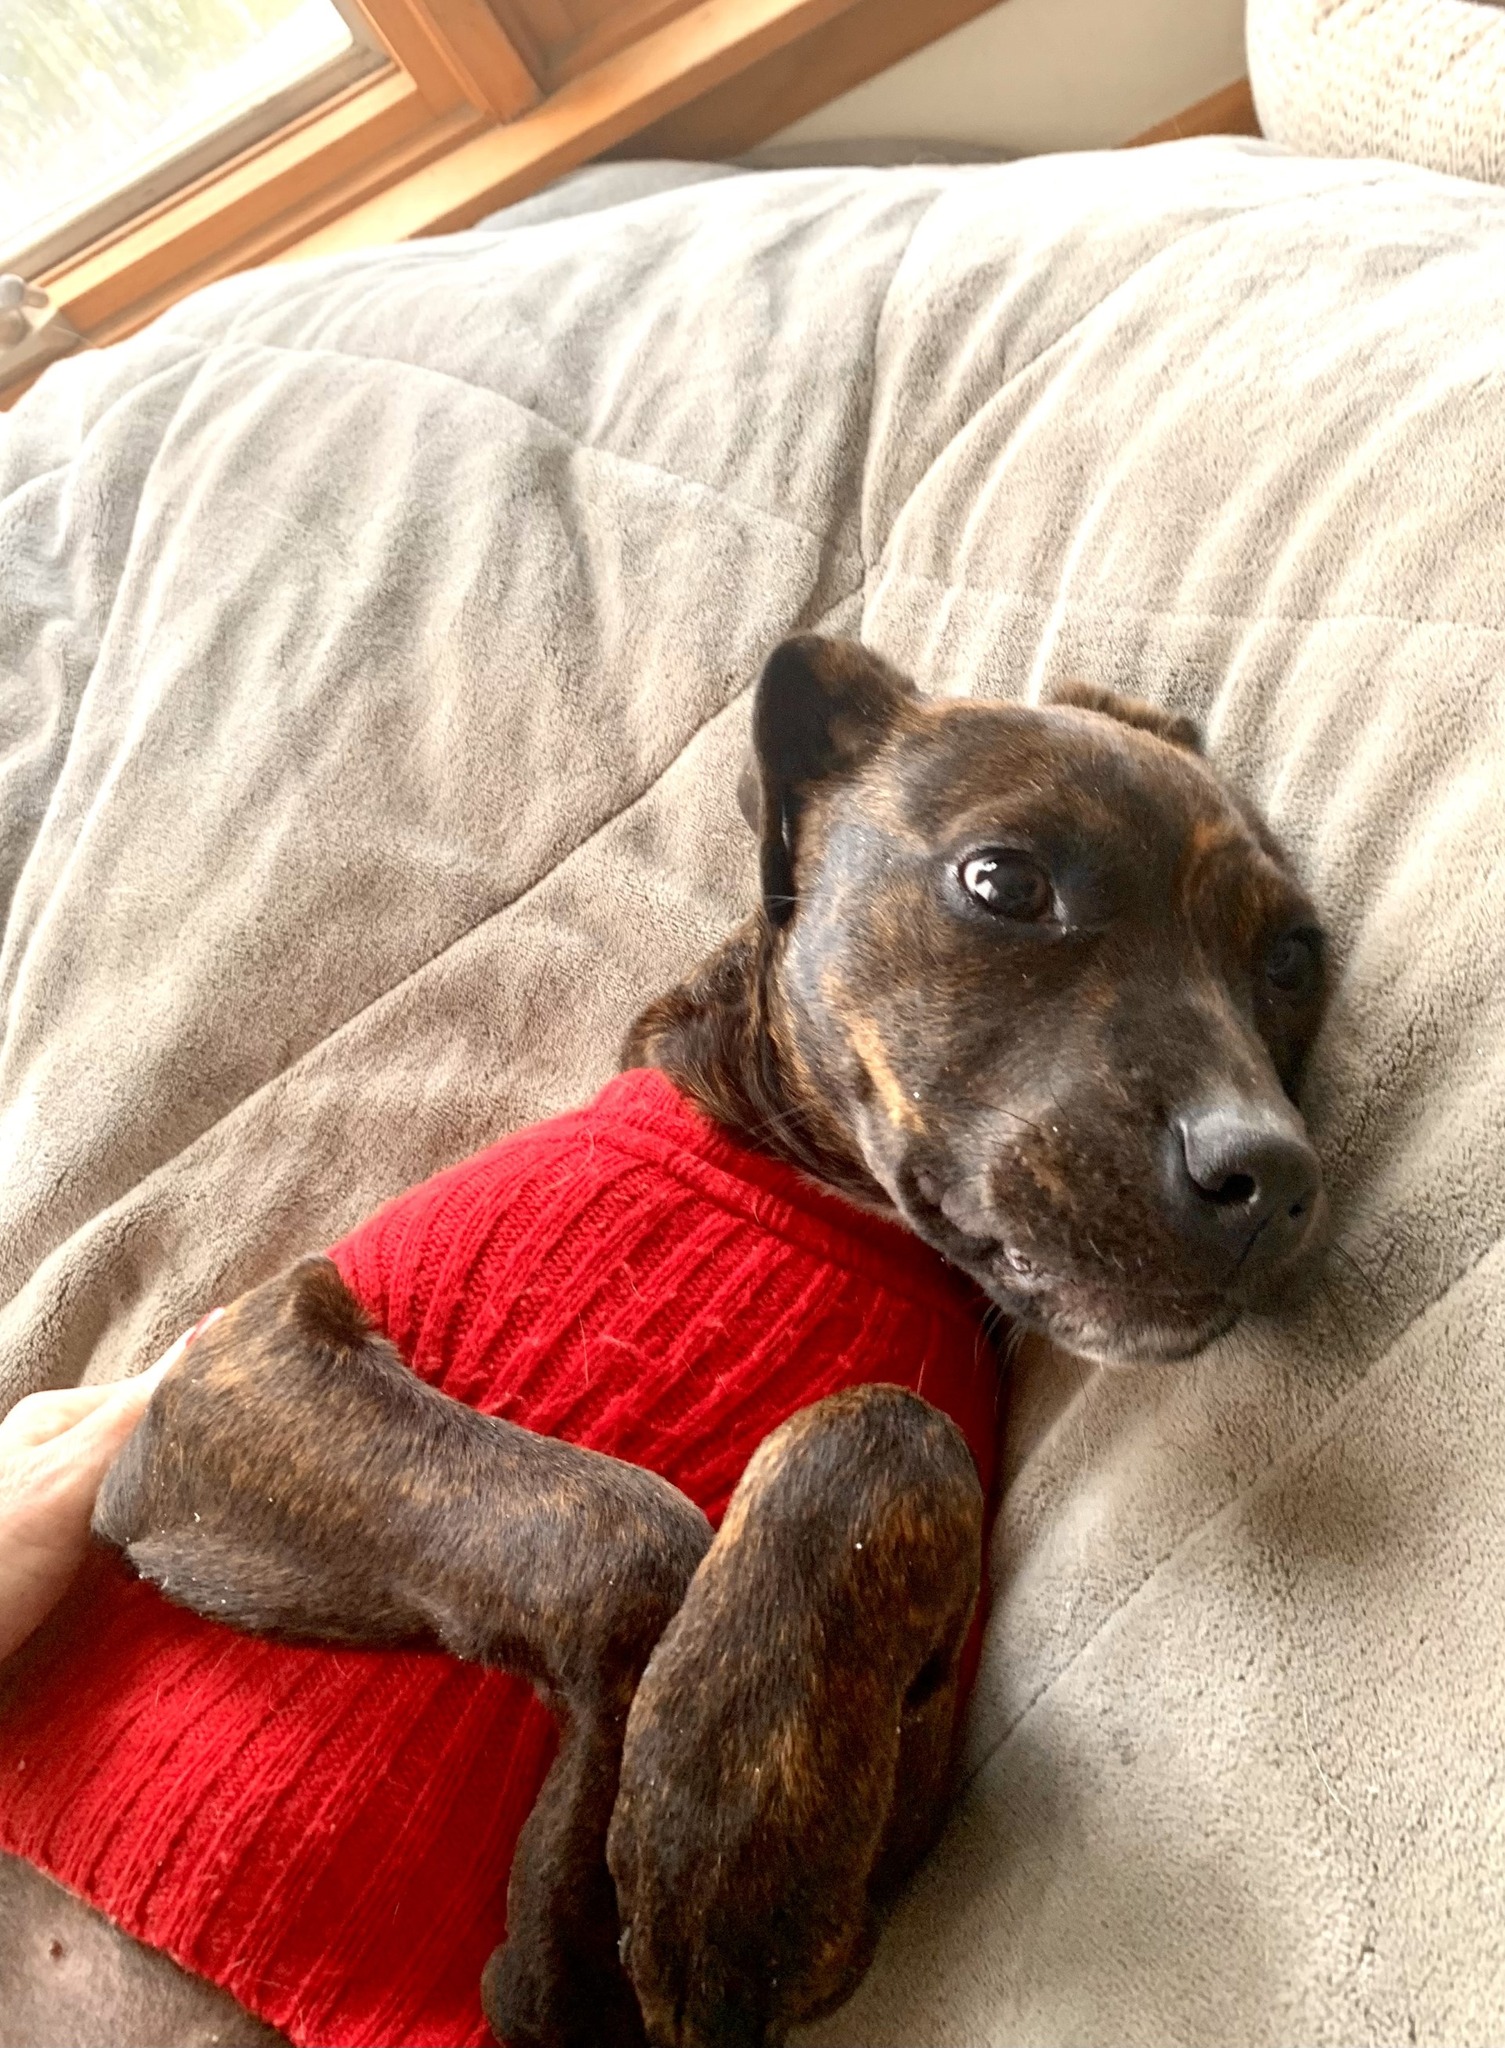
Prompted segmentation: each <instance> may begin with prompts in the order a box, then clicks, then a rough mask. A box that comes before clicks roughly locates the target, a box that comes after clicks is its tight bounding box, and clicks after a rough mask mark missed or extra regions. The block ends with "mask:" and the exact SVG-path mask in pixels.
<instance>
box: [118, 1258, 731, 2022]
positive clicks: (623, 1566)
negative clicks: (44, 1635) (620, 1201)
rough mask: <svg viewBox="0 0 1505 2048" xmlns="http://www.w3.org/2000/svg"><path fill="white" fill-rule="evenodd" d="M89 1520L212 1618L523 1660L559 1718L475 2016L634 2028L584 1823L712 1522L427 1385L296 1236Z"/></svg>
mask: <svg viewBox="0 0 1505 2048" xmlns="http://www.w3.org/2000/svg"><path fill="white" fill-rule="evenodd" d="M95 1528H96V1531H97V1532H98V1533H99V1534H100V1535H101V1536H103V1537H104V1538H105V1539H106V1540H107V1541H108V1542H111V1543H114V1544H117V1545H119V1546H120V1547H121V1548H122V1549H123V1550H124V1551H125V1552H126V1555H127V1556H128V1557H129V1559H130V1560H131V1562H132V1563H133V1564H134V1565H135V1567H136V1569H137V1570H138V1571H139V1572H141V1573H142V1575H143V1576H144V1577H146V1578H149V1579H151V1580H153V1581H154V1582H155V1583H156V1584H157V1585H158V1586H160V1587H161V1589H162V1591H163V1592H164V1593H165V1594H166V1595H167V1597H168V1598H169V1599H172V1600H175V1601H178V1602H179V1603H181V1604H182V1605H184V1606H187V1607H191V1608H193V1609H194V1610H195V1611H196V1612H198V1613H200V1614H204V1615H209V1616H211V1617H213V1618H215V1619H217V1620H220V1621H225V1622H228V1623H230V1624H232V1625H233V1626H235V1627H238V1628H245V1629H252V1630H257V1631H271V1632H277V1633H284V1634H291V1635H297V1636H312V1637H317V1638H323V1639H326V1640H336V1641H347V1642H359V1643H398V1642H406V1641H414V1640H423V1639H426V1638H427V1639H433V1638H437V1639H438V1641H439V1642H440V1643H442V1644H443V1645H444V1646H445V1648H447V1649H448V1650H450V1651H452V1652H453V1653H454V1654H455V1655H456V1656H459V1657H465V1658H472V1659H476V1660H479V1661H481V1662H484V1663H487V1664H495V1665H498V1666H501V1667H503V1668H505V1669H507V1670H511V1671H515V1672H518V1673H521V1674H522V1675H523V1676H525V1677H527V1678H529V1679H530V1680H531V1681H532V1682H533V1683H534V1685H536V1686H537V1688H538V1690H539V1691H540V1693H541V1694H542V1695H543V1697H544V1698H545V1700H546V1701H547V1702H548V1704H549V1705H550V1706H551V1707H552V1708H553V1709H554V1711H555V1713H556V1714H557V1716H558V1719H559V1722H560V1733H561V1743H560V1751H559V1755H558V1757H557V1759H556V1761H555V1764H554V1767H553V1769H552V1771H551V1772H550V1775H549V1779H548V1781H547V1783H546V1784H545V1786H544V1788H543V1791H542V1793H541V1794H540V1797H539V1800H538V1803H537V1805H536V1807H535V1809H534V1811H533V1813H532V1815H531V1816H530V1818H529V1821H528V1824H527V1826H526V1827H525V1828H524V1830H523V1833H522V1835H521V1837H520V1838H519V1842H518V1847H517V1853H516V1856H515V1859H514V1863H513V1870H512V1879H511V1884H510V1887H509V1890H508V1899H507V1917H508V1927H509V1940H508V1943H507V1946H506V1948H505V1949H504V1950H502V1951H500V1952H499V1954H498V1956H497V1957H494V1958H493V1962H492V1965H491V1967H490V1968H489V1969H488V1971H487V1978H486V1985H485V1990H484V1997H485V2003H486V2008H487V2016H488V2018H489V2019H490V2020H491V2022H492V2024H493V2025H494V2026H495V2027H496V2028H497V2029H498V2031H499V2032H501V2033H503V2034H505V2036H506V2038H507V2039H508V2041H509V2043H510V2044H511V2048H631V2044H635V2043H640V2042H641V2040H642V2024H641V2020H640V2018H639V2015H638V2009H637V2004H636V2000H635V1999H634V1997H633V1994H632V1990H631V1987H630V1986H629V1984H628V1982H627V1980H626V1978H625V1976H624V1975H623V1974H622V1971H621V1967H620V1964H619V1963H618V1960H617V1953H616V1948H617V1915H616V1902H615V1897H614V1895H613V1892H612V1888H611V1884H610V1880H609V1878H608V1876H607V1873H606V1867H605V1857H604V1843H605V1835H606V1827H607V1823H608V1820H609V1818H610V1815H611V1811H612V1806H613V1802H614V1800H615V1798H616V1791H617V1771H618V1765H619V1760H620V1754H621V1743H622V1731H623V1728H624V1726H625V1723H626V1717H627V1711H628V1708H629V1706H630V1704H631V1701H632V1698H633V1694H634V1692H635V1690H636V1687H637V1682H638V1679H639V1677H640V1675H641V1673H642V1670H643V1667H644V1665H645V1664H646V1663H647V1660H648V1656H649V1654H650V1652H651V1650H652V1648H653V1646H654V1644H655V1643H656V1642H657V1640H658V1638H659V1636H660V1635H661V1634H662V1632H663V1629H664V1627H665V1625H666V1623H667V1622H668V1620H669V1619H670V1617H671V1616H672V1615H673V1613H674V1612H675V1610H676V1609H677V1607H678V1606H679V1603H680V1600H681V1599H682V1597H683V1595H684V1591H685V1588H686V1586H687V1585H688V1584H689V1582H690V1579H691V1576H692V1575H693V1573H694V1571H695V1568H696V1565H697V1564H698V1563H699V1561H700V1558H701V1557H702V1555H703V1554H704V1552H705V1550H706V1548H707V1546H708V1544H709V1542H710V1528H709V1525H708V1524H707V1522H706V1520H705V1518H704V1516H703V1515H702V1514H701V1513H700V1511H699V1510H698V1509H697V1508H695V1507H694V1506H693V1505H692V1504H691V1503H690V1502H689V1501H687V1500H686V1499H685V1498H684V1496H683V1495H682V1494H680V1493H679V1492H678V1491H677V1490H676V1489H675V1488H674V1487H672V1486H670V1485H669V1484H668V1483H667V1482H666V1481H665V1480H662V1479H660V1478H658V1477H657V1476H656V1475H655V1474H653V1473H651V1472H646V1471H643V1470H641V1469H640V1468H638V1467H637V1466H633V1465H626V1464H622V1463H619V1462H618V1461H617V1460H615V1459H613V1458H606V1457H602V1456H600V1455H598V1454H597V1453H595V1452H592V1451H587V1450H581V1449H579V1448H577V1447H576V1446H574V1445H571V1444H566V1443H561V1442H559V1441H557V1440H556V1439H554V1438H550V1437H542V1436H536V1435H534V1434H533V1433H532V1432H531V1431H528V1430H525V1429H520V1428H518V1427H516V1426H515V1425H514V1424H511V1423H507V1422H503V1421H501V1420H499V1419H497V1418H496V1417H492V1416H485V1415H479V1414H477V1413H475V1411H474V1410H472V1409H469V1408H466V1407H464V1406H463V1405H462V1404H460V1403H459V1402H456V1401H453V1400H450V1399H448V1398H447V1397H446V1396H445V1395H443V1394H440V1393H437V1392H436V1391H435V1390H434V1389H433V1388H431V1387H428V1386H426V1385H424V1383H423V1382H422V1381H421V1380H419V1379H417V1378H416V1377H415V1376H414V1375H413V1374H412V1373H410V1372H409V1371H408V1370H407V1368H406V1367H405V1366H404V1365H403V1363H402V1361H401V1359H400V1357H399V1356H398V1354H397V1352H396V1351H395V1350H394V1348H393V1347H392V1346H391V1345H390V1344H389V1343H387V1342H386V1341H385V1339H383V1338H380V1337H377V1336H376V1335H374V1334H373V1332H372V1331H371V1329H370V1327H369V1325H368V1324H367V1322H366V1320H365V1317H364V1315H363V1314H362V1312H361V1310H360V1307H359V1305H358V1304H357V1303H356V1301H355V1300H354V1298H353V1297H352V1296H351V1295H350V1293H349V1292H348V1291H347V1289H346V1288H345V1286H344V1283H343V1282H342V1281H341V1279H340V1276H339V1274H338V1273H337V1271H336V1270H335V1268H334V1266H333V1265H332V1264H331V1263H330V1262H329V1261H328V1260H327V1259H305V1260H302V1261H300V1262H299V1264H297V1265H296V1266H294V1267H292V1268H291V1269H290V1270H289V1271H288V1272H287V1273H286V1274H284V1275H283V1276H282V1277H281V1278H279V1279H277V1280H273V1281H270V1282H268V1283H267V1285H266V1286H264V1287H260V1288H257V1289H255V1290H254V1291H253V1292H252V1293H250V1294H248V1295H245V1296H242V1298H241V1299H240V1300H239V1301H237V1302H235V1303H233V1304H232V1305H231V1306H230V1308H229V1309H228V1310H227V1311H226V1313H225V1315H224V1317H223V1318H222V1319H221V1320H220V1321H218V1322H216V1323H215V1324H213V1325H212V1326H210V1327H209V1328H208V1329H206V1330H205V1331H204V1332H203V1333H202V1334H201V1335H200V1336H199V1337H198V1338H197V1339H196V1340H195V1342H194V1343H193V1344H192V1345H191V1346H190V1347H189V1350H188V1352H187V1354H186V1355H185V1357H184V1358H183V1360H182V1362H181V1363H180V1364H179V1365H177V1366H176V1367H175V1368H174V1369H173V1371H172V1372H171V1373H169V1374H168V1376H167V1377H166V1379H164V1381H163V1382H162V1385H161V1386H160V1387H159V1388H158V1390H157V1392H156V1393H155V1395H154V1396H153V1398H152V1402H151V1406H150V1408H149V1409H148V1411H147V1414H146V1416H145V1418H144V1420H143V1421H142V1423H141V1424H140V1426H139V1427H138V1429H137V1430H136V1432H135V1434H134V1435H133V1436H132V1437H131V1439H130V1440H129V1442H128V1443H127V1444H126V1446H125V1448H124V1450H123V1451H122V1452H121V1454H120V1456H119V1458H118V1459H117V1460H116V1463H115V1465H114V1466H113V1467H112V1468H111V1471H110V1473H109V1475H108V1476H107V1478H106V1480H105V1483H104V1486H103V1487H102V1489H101V1491H100V1496H99V1502H98V1506H97V1508H96V1511H95Z"/></svg>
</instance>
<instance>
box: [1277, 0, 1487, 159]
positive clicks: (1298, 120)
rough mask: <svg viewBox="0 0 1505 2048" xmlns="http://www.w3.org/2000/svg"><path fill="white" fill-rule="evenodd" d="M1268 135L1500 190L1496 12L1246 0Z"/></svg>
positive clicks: (1478, 7) (1368, 2)
mask: <svg viewBox="0 0 1505 2048" xmlns="http://www.w3.org/2000/svg"><path fill="white" fill-rule="evenodd" d="M1247 19H1248V38H1249V77H1250V80H1251V82H1252V84H1253V87H1254V101H1255V105H1256V106H1257V107H1258V109H1259V119H1260V126H1261V127H1262V128H1263V130H1264V132H1265V134H1266V135H1268V136H1269V137H1270V139H1271V141H1272V142H1279V143H1282V144H1283V145H1284V146H1285V147H1286V148H1287V149H1299V150H1306V151H1308V152H1310V153H1311V154H1312V155H1314V156H1389V157H1398V158H1400V159H1401V160H1402V161H1403V162H1405V163H1413V164H1424V165H1426V166H1427V168H1428V169H1429V170H1434V171H1450V172H1452V173H1453V174H1454V175H1455V176H1457V177H1460V178H1488V179H1490V180H1492V181H1493V182H1494V183H1495V184H1497V185H1505V9H1502V8H1501V7H1499V6H1498V5H1495V4H1493V0H1248V17H1247Z"/></svg>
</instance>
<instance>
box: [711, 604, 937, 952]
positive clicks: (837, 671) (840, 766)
mask: <svg viewBox="0 0 1505 2048" xmlns="http://www.w3.org/2000/svg"><path fill="white" fill-rule="evenodd" d="M916 694H917V692H916V690H915V686H914V684H913V683H912V682H910V680H909V679H908V677H907V676H903V675H901V674H900V673H899V671H898V670H897V669H896V668H893V667H891V666H890V665H889V663H888V662H886V661H884V660H883V659H882V657H881V656H880V655H876V654H874V653H872V652H871V651H870V650H869V649H868V648H866V647H863V646H860V645H859V644H858V642H857V641H855V640H827V639H824V638H823V637H822V636H821V635H820V634H818V633H802V634H801V635H800V636H799V638H798V639H795V640H785V641H783V642H782V643H781V644H780V645H779V646H778V647H776V648H775V649H774V650H773V653H772V654H770V655H769V657H768V660H767V662H766V663H765V665H764V669H763V673H762V675H761V676H760V677H759V678H758V687H757V690H756V692H755V694H754V697H753V713H752V756H751V758H750V759H749V761H748V764H747V766H746V768H745V769H744V770H743V772H742V779H741V781H740V783H739V784H738V786H737V800H738V802H739V804H740V805H741V807H742V815H743V816H744V817H745V818H746V819H747V822H748V823H749V824H750V825H751V826H752V828H753V830H754V832H756V833H757V835H758V865H759V870H760V876H761V880H762V885H763V908H764V911H765V912H766V913H767V917H768V921H769V923H770V924H772V925H782V924H787V923H788V921H789V919H790V918H791V917H792V916H793V915H794V853H795V843H796V839H797V836H798V832H799V821H800V815H801V813H802V812H803V810H804V808H805V806H806V804H807V803H808V802H809V799H810V795H811V792H812V791H813V790H815V789H816V788H818V787H819V785H820V784H821V783H822V782H825V781H827V780H829V779H830V778H831V777H832V776H837V775H841V774H843V773H849V772H850V771H851V770H853V769H855V768H858V767H860V766H861V765H862V763H863V762H864V761H865V760H867V759H868V758H869V757H870V756H871V755H872V754H874V753H876V751H877V750H878V748H879V747H880V746H881V745H882V744H883V741H884V740H885V739H886V738H887V736H888V734H889V733H890V732H891V731H892V730H893V727H894V723H895V721H896V720H897V719H898V717H899V716H900V714H901V711H902V709H903V707H904V706H905V705H906V704H910V703H913V702H914V699H915V697H916Z"/></svg>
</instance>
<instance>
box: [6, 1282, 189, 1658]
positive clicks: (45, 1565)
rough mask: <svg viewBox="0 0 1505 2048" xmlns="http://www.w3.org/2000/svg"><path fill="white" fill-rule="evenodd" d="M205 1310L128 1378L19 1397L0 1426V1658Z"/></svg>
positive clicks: (24, 1625) (63, 1570) (63, 1567)
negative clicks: (166, 1348) (155, 1357)
mask: <svg viewBox="0 0 1505 2048" xmlns="http://www.w3.org/2000/svg"><path fill="white" fill-rule="evenodd" d="M223 1314H224V1310H223V1309H215V1310H214V1311H213V1312H212V1314H210V1315H207V1316H205V1318H204V1320H203V1321H202V1322H201V1323H196V1324H195V1325H194V1327H193V1329H191V1330H185V1331H184V1333H183V1335H182V1336H181V1337H180V1338H179V1339H178V1341H177V1343H176V1344H174V1345H173V1346H172V1348H171V1349H170V1350H169V1351H167V1352H165V1353H164V1354H163V1356H162V1357H161V1358H159V1359H158V1360H157V1362H156V1364H155V1365H153V1366H149V1367H148V1368H147V1370H146V1371H145V1372H142V1373H137V1374H136V1375H135V1377H134V1378H133V1379H128V1380H117V1381H115V1382H114V1383H113V1384H112V1385H110V1386H106V1387H63V1388H59V1389H57V1390H56V1391H55V1392H50V1393H45V1394H28V1395H27V1396H26V1397H25V1399H24V1400H21V1401H18V1402H17V1403H16V1405H15V1407H14V1408H12V1409H11V1411H10V1413H9V1414H8V1415H7V1416H6V1417H5V1419H4V1421H3V1422H0V1663H3V1662H4V1660H5V1659H6V1658H7V1657H8V1656H9V1655H10V1654H11V1652H12V1651H13V1650H16V1649H18V1648H19V1647H20V1645H21V1644H22V1643H24V1642H25V1640H26V1638H27V1637H28V1636H29V1635H30V1634H31V1632H32V1630H33V1629H34V1628H36V1626H37V1624H38V1623H39V1622H40V1621H42V1620H43V1618H44V1617H45V1616H46V1615H47V1613H48V1612H49V1611H50V1609H51V1608H52V1607H53V1606H54V1605H55V1604H56V1603H57V1601H58V1600H60V1599H61V1598H62V1596H63V1594H64V1593H65V1592H66V1591H67V1589H68V1584H69V1581H70V1580H71V1579H72V1577H73V1575H74V1573H75V1572H76V1571H77V1570H78V1568H79V1566H80V1565H81V1564H82V1563H83V1560H84V1553H85V1551H86V1550H87V1549H88V1546H89V1516H90V1515H91V1513H92V1512H93V1509H94V1496H95V1494H96V1493H97V1492H98V1491H99V1484H100V1481H101V1480H102V1479H103V1478H104V1476H105V1473H106V1472H107V1471H108V1470H109V1467H110V1461H111V1460H112V1459H113V1457H114V1456H115V1453H116V1452H117V1451H118V1450H119V1449H120V1447H121V1445H122V1444H123V1443H124V1442H125V1440H126V1438H127V1437H128V1436H129V1435H130V1433H131V1431H132V1430H133V1429H134V1428H135V1427H136V1424H137V1423H138V1422H139V1421H140V1420H141V1418H142V1416H143V1415H144V1414H145V1413H146V1404H147V1403H148V1401H150V1399H151V1397H152V1393H153V1391H154V1390H155V1388H156V1387H157V1385H158V1383H159V1382H160V1381H161V1380H162V1378H163V1377H164V1375H165V1374H167V1373H169V1372H171V1370H172V1368H173V1367H174V1366H175V1365H176V1364H177V1362H178V1360H179V1359H180V1358H181V1357H182V1356H183V1353H184V1351H185V1350H187V1348H188V1346H189V1344H190V1343H191V1342H192V1341H193V1339H194V1338H195V1337H196V1336H197V1335H198V1333H199V1331H200V1330H202V1329H205V1328H207V1327H208V1325H209V1324H210V1323H212V1322H215V1321H216V1320H217V1319H218V1318H219V1317H220V1316H221V1315H223Z"/></svg>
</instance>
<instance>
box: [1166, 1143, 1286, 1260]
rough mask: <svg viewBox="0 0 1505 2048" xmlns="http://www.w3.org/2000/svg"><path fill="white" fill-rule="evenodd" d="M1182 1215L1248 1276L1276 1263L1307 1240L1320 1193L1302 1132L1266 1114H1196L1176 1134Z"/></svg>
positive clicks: (1175, 1166)
mask: <svg viewBox="0 0 1505 2048" xmlns="http://www.w3.org/2000/svg"><path fill="white" fill-rule="evenodd" d="M1171 1144H1172V1148H1173V1150H1174V1151H1175V1152H1176V1153H1177V1154H1179V1158H1177V1159H1176V1160H1175V1161H1174V1162H1173V1166H1172V1173H1173V1178H1174V1180H1175V1182H1176V1183H1177V1195H1178V1200H1177V1208H1178V1211H1179V1213H1180V1215H1181V1217H1182V1219H1183V1221H1184V1222H1185V1224H1186V1225H1188V1226H1189V1227H1190V1228H1191V1230H1192V1231H1193V1232H1194V1233H1195V1234H1196V1235H1197V1236H1198V1237H1199V1238H1200V1239H1201V1240H1202V1241H1203V1242H1204V1243H1209V1244H1210V1243H1216V1244H1218V1245H1220V1246H1222V1247H1223V1248H1224V1249H1225V1251H1226V1252H1227V1253H1228V1254H1229V1255H1231V1256H1232V1258H1233V1259H1234V1261H1235V1262H1236V1263H1238V1264H1242V1265H1243V1266H1244V1267H1245V1268H1246V1269H1247V1268H1251V1267H1266V1266H1272V1265H1275V1264H1277V1263H1278V1262H1279V1261H1280V1260H1281V1259H1284V1258H1287V1257H1289V1255H1290V1254H1291V1253H1292V1252H1294V1251H1295V1250H1296V1249H1297V1248H1298V1246H1299V1245H1300V1244H1301V1243H1302V1241H1303V1239H1304V1238H1305V1237H1306V1235H1307V1233H1308V1231H1309V1230H1310V1229H1311V1226H1312V1219H1313V1217H1314V1215H1315V1213H1316V1209H1317V1203H1318V1197H1319V1195H1320V1192H1321V1187H1322V1170H1321V1168H1320V1167H1319V1166H1318V1164H1317V1155H1316V1153H1315V1152H1313V1150H1312V1148H1311V1146H1310V1145H1309V1144H1308V1143H1307V1142H1306V1139H1305V1138H1304V1137H1302V1136H1301V1134H1300V1132H1299V1131H1296V1130H1293V1129H1292V1128H1291V1126H1290V1125H1289V1124H1288V1123H1287V1122H1286V1121H1285V1120H1284V1119H1283V1118H1281V1117H1279V1116H1278V1115H1276V1114H1273V1113H1271V1112H1268V1111H1264V1110H1261V1109H1243V1108H1233V1107H1229V1106H1227V1105H1220V1106H1219V1107H1217V1108H1214V1109H1202V1110H1195V1111H1191V1112H1189V1113H1188V1114H1186V1115H1184V1116H1182V1117H1180V1118H1178V1119H1177V1120H1176V1122H1175V1123H1174V1125H1173V1127H1172V1131H1171Z"/></svg>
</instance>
